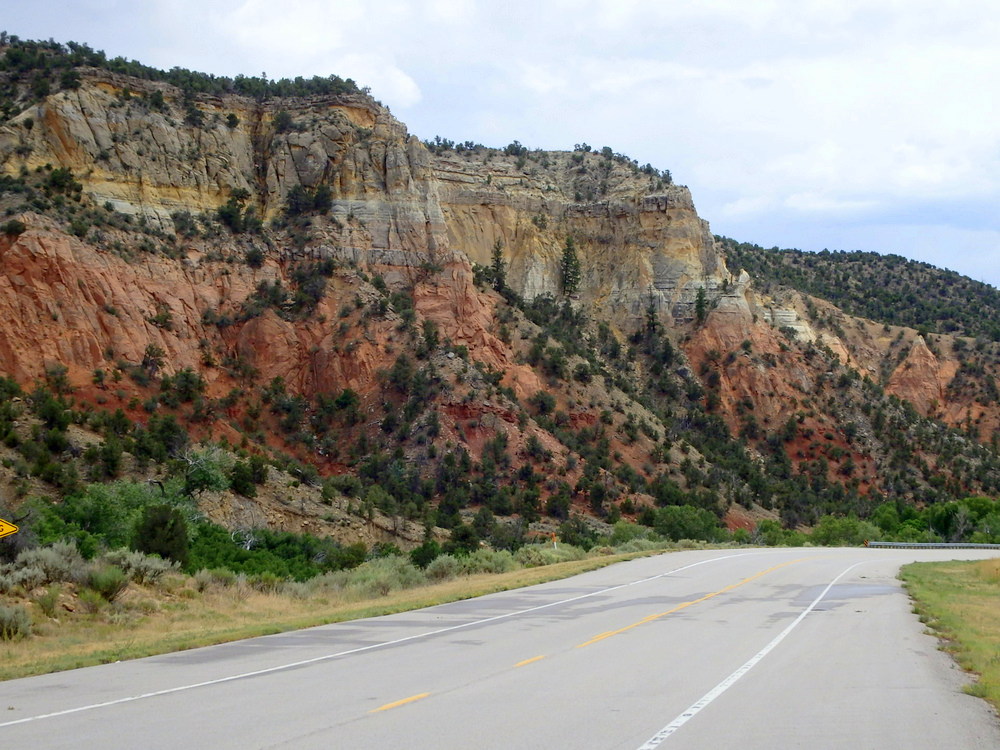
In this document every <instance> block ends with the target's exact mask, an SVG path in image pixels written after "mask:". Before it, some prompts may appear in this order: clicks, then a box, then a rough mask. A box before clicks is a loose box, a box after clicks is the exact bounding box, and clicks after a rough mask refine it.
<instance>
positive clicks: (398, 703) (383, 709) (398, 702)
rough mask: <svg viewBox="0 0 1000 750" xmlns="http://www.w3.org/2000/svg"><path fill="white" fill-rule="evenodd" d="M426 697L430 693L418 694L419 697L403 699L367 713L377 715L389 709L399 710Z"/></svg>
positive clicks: (413, 696)
mask: <svg viewBox="0 0 1000 750" xmlns="http://www.w3.org/2000/svg"><path fill="white" fill-rule="evenodd" d="M428 695H430V693H420V694H419V695H411V696H410V697H409V698H403V700H401V701H395V702H393V703H386V704H385V705H384V706H379V707H378V708H373V709H372V710H371V711H369V712H368V713H370V714H377V713H378V712H379V711H388V710H389V709H390V708H399V707H400V706H405V705H406V704H407V703H413V701H418V700H420V699H421V698H426V697H427V696H428Z"/></svg>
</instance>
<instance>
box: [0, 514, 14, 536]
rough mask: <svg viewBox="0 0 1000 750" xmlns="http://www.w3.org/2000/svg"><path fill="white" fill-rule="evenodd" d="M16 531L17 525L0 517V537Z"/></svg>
mask: <svg viewBox="0 0 1000 750" xmlns="http://www.w3.org/2000/svg"><path fill="white" fill-rule="evenodd" d="M16 533H17V526H15V525H14V524H12V523H10V522H8V521H4V520H3V519H2V518H0V539H3V538H4V537H5V536H10V535H11V534H16Z"/></svg>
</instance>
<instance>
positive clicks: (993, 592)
mask: <svg viewBox="0 0 1000 750" xmlns="http://www.w3.org/2000/svg"><path fill="white" fill-rule="evenodd" d="M900 577H901V578H902V579H903V582H904V584H905V585H906V588H907V590H908V591H909V592H910V595H911V596H912V597H913V599H914V602H915V610H916V612H917V614H918V615H919V616H920V620H921V622H923V623H925V624H926V625H927V626H928V627H930V628H931V629H932V630H933V631H934V632H935V634H936V635H937V636H938V637H939V638H941V639H942V642H943V644H944V645H943V648H944V649H945V650H946V651H947V652H948V653H950V654H952V655H953V656H954V658H955V660H956V661H957V662H958V663H959V664H960V665H961V666H962V668H963V669H966V670H968V671H970V672H974V673H975V674H977V675H979V680H978V681H977V682H975V683H972V684H971V685H969V686H968V687H967V688H966V692H967V693H969V694H970V695H975V696H977V697H980V698H985V699H986V700H987V701H989V702H990V703H991V704H992V705H993V706H994V707H995V708H997V709H1000V559H991V560H976V561H972V562H958V561H951V562H942V563H912V564H910V565H906V566H904V567H903V569H902V572H901V573H900Z"/></svg>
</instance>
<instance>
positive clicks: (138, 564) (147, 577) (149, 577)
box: [101, 549, 178, 584]
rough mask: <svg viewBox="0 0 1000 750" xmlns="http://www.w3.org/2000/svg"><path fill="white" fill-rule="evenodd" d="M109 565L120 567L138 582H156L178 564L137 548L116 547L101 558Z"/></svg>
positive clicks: (130, 578) (131, 578)
mask: <svg viewBox="0 0 1000 750" xmlns="http://www.w3.org/2000/svg"><path fill="white" fill-rule="evenodd" d="M101 559H102V560H103V561H104V562H106V563H108V564H109V565H114V566H116V567H119V568H121V569H122V571H124V573H125V575H126V576H128V578H129V580H132V581H135V582H136V583H140V584H145V583H156V582H157V581H159V580H160V579H161V578H162V577H163V576H164V574H165V573H167V572H169V571H171V570H176V569H177V567H178V565H177V563H175V562H171V561H170V560H164V559H163V558H162V557H157V556H155V555H147V554H144V553H142V552H139V551H137V550H129V549H116V550H111V551H110V552H107V553H105V554H104V556H103V557H102V558H101Z"/></svg>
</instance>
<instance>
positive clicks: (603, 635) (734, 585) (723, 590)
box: [577, 557, 808, 648]
mask: <svg viewBox="0 0 1000 750" xmlns="http://www.w3.org/2000/svg"><path fill="white" fill-rule="evenodd" d="M806 559H808V558H805V557H800V558H798V559H796V560H789V561H788V562H783V563H781V564H779V565H775V566H773V567H770V568H768V569H767V570H762V571H760V572H759V573H754V574H753V575H752V576H750V577H749V578H744V579H743V580H742V581H737V582H736V583H731V584H729V585H728V586H726V587H724V588H721V589H719V590H718V591H713V592H712V593H711V594H705V596H702V597H700V598H698V599H693V600H691V601H689V602H681V603H680V604H678V605H677V606H676V607H674V608H673V609H668V610H667V611H666V612H659V613H657V614H655V615H647V616H646V617H643V618H642V619H641V620H639V621H638V622H633V623H632V624H631V625H626V626H625V627H623V628H619V629H618V630H609V631H607V632H606V633H601V634H600V635H596V636H594V637H593V638H591V639H590V640H589V641H586V642H585V643H581V644H579V645H578V646H577V648H583V647H584V646H589V645H591V644H592V643H597V642H598V641H603V640H604V639H605V638H610V637H611V636H613V635H618V634H619V633H624V632H626V631H629V630H631V629H632V628H637V627H639V626H640V625H644V624H645V623H647V622H653V621H654V620H659V619H660V618H661V617H666V616H667V615H672V614H674V612H680V611H681V610H682V609H686V608H688V607H690V606H691V605H693V604H700V603H701V602H704V601H707V600H708V599H711V598H712V597H715V596H718V595H719V594H724V593H726V592H727V591H732V590H733V589H736V588H739V587H740V586H743V585H744V584H747V583H750V581H753V580H756V579H757V578H760V577H761V576H765V575H767V574H768V573H772V572H774V571H775V570H778V569H779V568H784V567H785V566H787V565H793V564H794V563H797V562H802V561H803V560H806Z"/></svg>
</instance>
